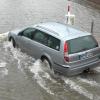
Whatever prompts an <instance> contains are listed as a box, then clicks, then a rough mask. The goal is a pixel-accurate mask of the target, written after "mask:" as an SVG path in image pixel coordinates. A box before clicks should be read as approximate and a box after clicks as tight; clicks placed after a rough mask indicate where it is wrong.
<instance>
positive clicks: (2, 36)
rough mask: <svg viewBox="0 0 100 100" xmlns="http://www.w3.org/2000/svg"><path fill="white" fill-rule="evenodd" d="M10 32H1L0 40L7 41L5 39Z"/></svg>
mask: <svg viewBox="0 0 100 100" xmlns="http://www.w3.org/2000/svg"><path fill="white" fill-rule="evenodd" d="M8 33H9V32H6V33H2V34H0V42H1V41H5V40H7V39H8Z"/></svg>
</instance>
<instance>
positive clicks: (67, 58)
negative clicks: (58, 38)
mask: <svg viewBox="0 0 100 100" xmlns="http://www.w3.org/2000/svg"><path fill="white" fill-rule="evenodd" d="M64 59H65V61H67V62H69V57H68V43H67V42H65V43H64Z"/></svg>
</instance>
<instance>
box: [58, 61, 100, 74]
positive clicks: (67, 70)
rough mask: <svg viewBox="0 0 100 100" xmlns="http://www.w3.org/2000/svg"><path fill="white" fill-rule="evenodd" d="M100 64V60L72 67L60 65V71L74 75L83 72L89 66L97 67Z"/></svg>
mask: <svg viewBox="0 0 100 100" xmlns="http://www.w3.org/2000/svg"><path fill="white" fill-rule="evenodd" d="M99 66H100V60H98V61H95V62H92V63H88V64H84V65H81V66H80V65H77V66H75V67H72V66H71V65H61V66H60V65H59V67H61V68H60V70H59V72H60V73H62V74H64V75H67V76H72V75H77V74H80V73H82V72H83V71H84V70H86V69H88V68H90V69H91V68H95V67H99Z"/></svg>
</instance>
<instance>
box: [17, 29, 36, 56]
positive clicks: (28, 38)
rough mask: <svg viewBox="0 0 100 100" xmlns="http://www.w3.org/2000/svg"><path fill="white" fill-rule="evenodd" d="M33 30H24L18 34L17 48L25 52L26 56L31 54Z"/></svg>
mask: <svg viewBox="0 0 100 100" xmlns="http://www.w3.org/2000/svg"><path fill="white" fill-rule="evenodd" d="M34 31H35V29H34V28H26V29H25V30H23V31H22V32H20V33H19V34H18V37H17V39H18V46H19V47H20V48H21V50H22V51H23V52H26V53H28V54H30V55H31V54H32V50H31V49H32V44H33V43H32V42H33V41H32V38H33V35H34Z"/></svg>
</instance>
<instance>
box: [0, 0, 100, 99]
mask: <svg viewBox="0 0 100 100" xmlns="http://www.w3.org/2000/svg"><path fill="white" fill-rule="evenodd" d="M73 1H74V0H73ZM76 1H77V2H71V3H72V5H73V10H72V12H73V13H75V15H76V22H75V25H76V27H79V28H81V29H85V30H86V31H90V25H91V19H92V18H94V21H95V27H94V32H95V34H94V35H95V36H96V37H97V39H98V41H99V37H100V35H99V29H100V22H99V21H100V10H99V9H96V8H94V7H93V6H91V5H88V4H87V3H88V2H86V1H84V3H82V5H81V2H79V1H80V0H76ZM0 2H1V3H0V7H1V8H0V12H1V15H0V21H1V22H0V32H1V33H3V34H0V100H51V99H52V100H100V68H99V67H98V68H95V69H93V72H91V73H82V74H81V75H77V76H73V77H67V76H66V77H65V76H62V75H54V74H53V73H52V72H51V71H49V70H48V68H47V66H45V65H43V64H42V63H41V61H40V60H39V59H38V60H35V59H34V58H32V57H30V56H28V55H27V54H25V53H23V52H21V50H20V49H16V48H13V47H12V44H11V43H10V42H8V41H7V34H8V33H5V34H4V32H6V31H9V30H12V29H15V28H20V27H25V26H28V25H32V24H34V23H37V22H41V21H59V22H62V23H64V21H65V20H64V15H65V13H66V3H67V1H66V0H55V1H54V0H51V1H46V0H44V2H42V0H38V1H35V0H17V1H14V0H9V1H8V0H3V1H0ZM78 2H79V3H78ZM85 4H87V7H86V6H85ZM82 11H83V12H82ZM84 14H85V15H84ZM99 44H100V42H99Z"/></svg>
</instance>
